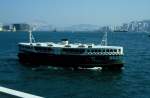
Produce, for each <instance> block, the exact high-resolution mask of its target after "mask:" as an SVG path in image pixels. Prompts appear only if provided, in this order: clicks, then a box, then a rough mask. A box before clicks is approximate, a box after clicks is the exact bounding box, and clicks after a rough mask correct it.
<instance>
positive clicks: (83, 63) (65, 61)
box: [18, 52, 124, 69]
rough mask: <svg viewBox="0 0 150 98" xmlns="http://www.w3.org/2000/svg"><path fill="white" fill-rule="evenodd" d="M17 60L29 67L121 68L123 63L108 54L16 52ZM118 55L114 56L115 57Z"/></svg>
mask: <svg viewBox="0 0 150 98" xmlns="http://www.w3.org/2000/svg"><path fill="white" fill-rule="evenodd" d="M18 57H19V61H20V62H21V63H23V64H24V65H27V66H30V67H36V66H41V65H42V66H57V67H65V68H70V67H71V68H76V69H78V68H93V67H102V68H103V69H121V68H122V67H123V65H124V63H123V62H122V60H121V59H111V60H110V59H109V58H110V56H99V55H98V56H95V55H54V54H45V53H32V52H30V53H18ZM117 57H120V56H115V58H117Z"/></svg>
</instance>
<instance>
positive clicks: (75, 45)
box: [19, 42, 123, 49]
mask: <svg viewBox="0 0 150 98" xmlns="http://www.w3.org/2000/svg"><path fill="white" fill-rule="evenodd" d="M19 45H25V46H26V45H27V46H29V45H31V44H30V43H19ZM32 46H39V47H58V48H105V49H122V48H123V47H121V46H102V45H95V44H81V43H74V44H72V43H71V44H67V45H66V44H64V43H61V42H60V43H53V42H36V43H32ZM67 46H69V47H67ZM82 46H83V47H82ZM91 46H92V47H91Z"/></svg>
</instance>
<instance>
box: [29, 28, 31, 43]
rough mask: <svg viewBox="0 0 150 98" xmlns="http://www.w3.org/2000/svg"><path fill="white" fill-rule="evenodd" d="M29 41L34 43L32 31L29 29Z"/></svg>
mask: <svg viewBox="0 0 150 98" xmlns="http://www.w3.org/2000/svg"><path fill="white" fill-rule="evenodd" d="M29 43H30V44H32V31H31V30H29Z"/></svg>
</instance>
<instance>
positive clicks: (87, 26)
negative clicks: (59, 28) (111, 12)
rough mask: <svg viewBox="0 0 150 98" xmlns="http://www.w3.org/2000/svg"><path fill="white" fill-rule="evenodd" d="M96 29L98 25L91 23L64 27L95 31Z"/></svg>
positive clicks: (71, 29)
mask: <svg viewBox="0 0 150 98" xmlns="http://www.w3.org/2000/svg"><path fill="white" fill-rule="evenodd" d="M98 29H99V26H97V25H91V24H79V25H72V26H70V27H66V28H64V30H65V31H95V30H98Z"/></svg>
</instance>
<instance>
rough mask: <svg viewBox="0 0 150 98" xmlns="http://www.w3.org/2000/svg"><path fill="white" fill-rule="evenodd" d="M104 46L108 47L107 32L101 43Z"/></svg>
mask: <svg viewBox="0 0 150 98" xmlns="http://www.w3.org/2000/svg"><path fill="white" fill-rule="evenodd" d="M101 45H102V46H107V32H105V34H104V36H103V38H102V41H101Z"/></svg>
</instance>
